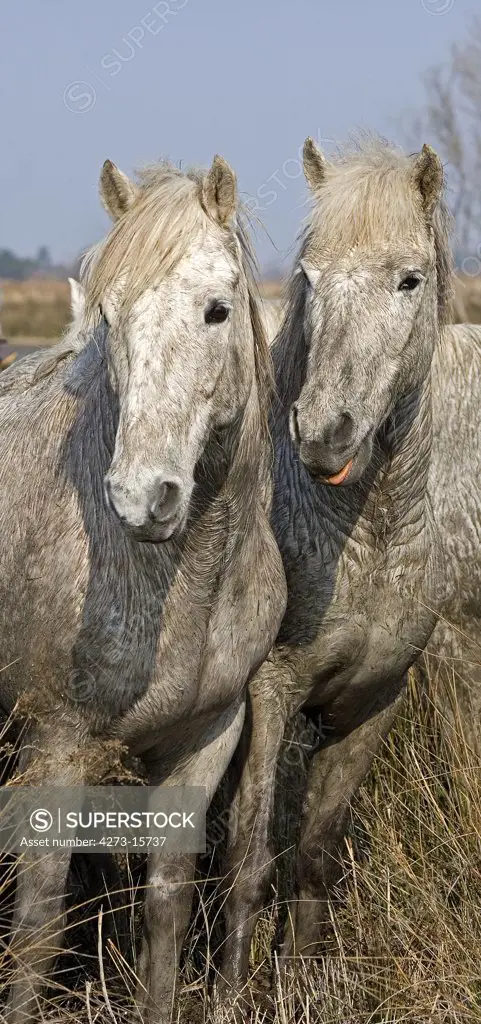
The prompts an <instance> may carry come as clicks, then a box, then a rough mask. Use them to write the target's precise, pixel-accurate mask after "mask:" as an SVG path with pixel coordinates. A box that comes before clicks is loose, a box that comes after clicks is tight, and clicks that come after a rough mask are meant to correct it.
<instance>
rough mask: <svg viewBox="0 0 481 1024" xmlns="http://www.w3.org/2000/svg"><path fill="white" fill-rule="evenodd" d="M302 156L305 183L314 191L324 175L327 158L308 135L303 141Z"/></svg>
mask: <svg viewBox="0 0 481 1024" xmlns="http://www.w3.org/2000/svg"><path fill="white" fill-rule="evenodd" d="M302 158H303V164H304V174H305V176H306V181H307V184H308V185H309V188H311V189H312V190H313V191H315V189H316V188H319V185H321V184H322V182H323V181H324V179H325V177H326V170H327V160H326V158H325V156H324V154H323V153H322V152H321V150H320V149H319V146H318V145H317V142H315V141H314V139H312V138H311V136H310V135H309V136H308V137H307V139H306V141H305V143H304V148H303V151H302Z"/></svg>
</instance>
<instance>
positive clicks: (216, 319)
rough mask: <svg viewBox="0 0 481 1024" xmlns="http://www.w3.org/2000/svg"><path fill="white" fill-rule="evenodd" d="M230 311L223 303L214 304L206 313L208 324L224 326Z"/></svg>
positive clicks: (205, 317)
mask: <svg viewBox="0 0 481 1024" xmlns="http://www.w3.org/2000/svg"><path fill="white" fill-rule="evenodd" d="M229 313H230V309H229V307H228V306H226V305H225V303H223V302H212V303H211V304H210V306H208V307H207V309H206V311H205V313H204V319H205V322H206V324H223V323H224V320H227V317H228V316H229Z"/></svg>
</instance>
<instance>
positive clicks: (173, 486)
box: [150, 477, 182, 522]
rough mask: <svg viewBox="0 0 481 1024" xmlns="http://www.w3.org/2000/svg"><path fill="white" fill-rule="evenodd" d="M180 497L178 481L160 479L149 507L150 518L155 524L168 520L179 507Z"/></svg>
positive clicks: (166, 478) (180, 488)
mask: <svg viewBox="0 0 481 1024" xmlns="http://www.w3.org/2000/svg"><path fill="white" fill-rule="evenodd" d="M181 496H182V487H181V484H180V481H179V480H177V479H176V478H175V477H172V478H169V477H160V478H159V480H158V481H157V485H156V491H155V497H154V500H153V502H152V504H151V506H150V518H151V519H153V520H155V521H156V522H162V521H163V520H164V519H169V518H170V517H171V516H172V515H173V514H174V512H176V510H177V508H178V506H179V505H180V501H181Z"/></svg>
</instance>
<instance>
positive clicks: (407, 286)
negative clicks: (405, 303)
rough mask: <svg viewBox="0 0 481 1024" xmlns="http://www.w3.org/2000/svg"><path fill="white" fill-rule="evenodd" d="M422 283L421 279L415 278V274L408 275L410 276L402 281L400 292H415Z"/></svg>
mask: <svg viewBox="0 0 481 1024" xmlns="http://www.w3.org/2000/svg"><path fill="white" fill-rule="evenodd" d="M420 281H421V278H419V277H415V276H414V274H408V276H407V277H405V278H404V280H403V281H401V284H400V285H399V288H398V291H400V292H413V291H414V289H415V288H417V286H418V284H420Z"/></svg>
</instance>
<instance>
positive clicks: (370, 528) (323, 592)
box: [271, 285, 432, 645]
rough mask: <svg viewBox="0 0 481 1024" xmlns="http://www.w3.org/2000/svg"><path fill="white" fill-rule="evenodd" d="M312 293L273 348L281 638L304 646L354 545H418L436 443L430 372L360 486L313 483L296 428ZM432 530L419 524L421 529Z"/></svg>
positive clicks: (378, 439)
mask: <svg viewBox="0 0 481 1024" xmlns="http://www.w3.org/2000/svg"><path fill="white" fill-rule="evenodd" d="M297 288H298V285H296V289H297ZM303 295H304V293H303V292H300V291H297V294H296V292H294V299H292V297H291V304H290V308H289V309H288V312H287V315H286V320H285V323H284V326H283V328H282V329H281V332H280V334H279V336H278V338H277V340H276V342H275V343H274V345H273V347H272V356H273V363H274V372H275V380H276V398H275V400H274V405H273V412H272V421H271V431H272V437H273V441H274V450H275V480H274V499H273V507H272V526H273V529H274V533H275V536H276V539H277V542H278V544H279V547H280V550H281V555H282V558H283V563H284V569H285V572H286V576H287V581H288V589H289V597H288V606H287V611H286V615H285V618H284V622H283V624H282V627H281V631H280V634H279V641H280V642H281V643H295V644H296V645H299V644H300V645H304V644H305V645H308V644H310V643H311V642H312V641H313V640H314V639H315V636H316V635H317V633H318V630H319V627H320V625H321V623H322V620H323V618H324V616H325V613H326V611H327V609H328V608H329V606H330V604H331V601H332V599H333V596H334V591H335V587H336V580H337V575H338V564H339V561H340V559H341V556H342V554H343V551H344V549H345V548H346V546H347V545H348V543H349V541H350V540H351V539H353V538H354V539H355V541H356V543H357V545H361V546H363V547H364V549H365V551H367V549H368V547H369V545H371V546H372V549H373V555H374V550H375V549H376V551H378V550H379V549H380V547H381V548H382V546H383V545H389V544H391V545H392V546H393V547H394V545H395V544H399V549H400V553H401V557H402V547H403V545H404V544H409V541H410V535H411V519H412V515H413V506H416V512H415V513H414V517H416V515H418V516H419V518H420V519H421V520H422V521H423V519H424V514H425V499H426V493H427V481H428V471H429V462H430V457H431V442H432V422H431V375H430V373H429V374H428V376H427V378H426V379H425V380H424V381H423V382H422V383H421V384H419V386H417V387H415V388H414V389H413V390H412V391H411V392H410V393H409V394H407V395H405V396H403V397H402V398H401V399H399V401H398V402H397V403H396V405H395V407H394V408H393V410H392V411H391V412H390V414H389V416H388V417H387V419H386V420H385V421H384V422H383V424H382V425H381V426H380V428H379V429H378V431H377V432H376V435H375V438H374V444H373V454H372V458H371V461H370V464H369V466H368V467H367V469H366V471H365V472H364V474H363V476H362V478H361V480H360V481H359V482H358V483H356V484H353V485H352V486H346V487H332V486H329V485H328V484H322V483H318V482H317V481H315V480H314V479H313V478H312V477H311V475H310V474H309V473H308V471H307V470H306V468H305V466H304V464H303V463H302V461H301V459H300V457H299V453H298V449H297V446H296V445H295V444H294V443H293V441H292V439H291V436H290V430H289V412H290V408H291V405H292V403H293V402H295V401H296V400H297V399H298V398H299V394H300V392H301V390H302V387H303V385H304V382H305V379H306V373H307V364H308V345H307V342H306V338H305V332H304V329H303V326H302V325H303V323H304V297H303ZM406 522H409V527H407V528H406V527H405V523H406ZM422 525H423V523H422V522H421V524H419V523H418V524H416V525H415V532H416V533H418V530H419V529H420V528H421V529H422ZM368 564H369V563H368V562H367V561H366V565H368ZM367 571H368V570H367V569H366V572H367ZM308 585H309V587H310V600H309V601H308V602H307V604H306V601H305V593H306V587H307V586H308ZM302 605H304V610H303V611H302V615H300V614H299V609H300V608H301V607H302ZM301 618H302V619H303V621H302V622H301Z"/></svg>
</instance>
